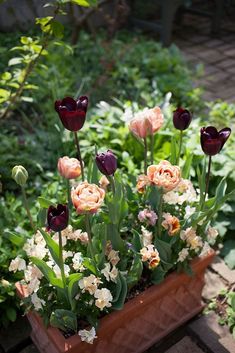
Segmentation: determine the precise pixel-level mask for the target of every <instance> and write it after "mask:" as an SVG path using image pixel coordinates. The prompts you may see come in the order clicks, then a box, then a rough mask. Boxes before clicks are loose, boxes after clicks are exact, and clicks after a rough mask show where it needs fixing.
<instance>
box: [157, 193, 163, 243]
mask: <svg viewBox="0 0 235 353" xmlns="http://www.w3.org/2000/svg"><path fill="white" fill-rule="evenodd" d="M159 192H160V195H159V205H158V220H157V234H158V236H159V238H160V237H161V235H162V205H163V190H162V189H160V190H159Z"/></svg>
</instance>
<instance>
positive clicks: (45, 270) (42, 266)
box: [30, 256, 64, 288]
mask: <svg viewBox="0 0 235 353" xmlns="http://www.w3.org/2000/svg"><path fill="white" fill-rule="evenodd" d="M30 260H31V261H32V263H33V264H34V265H36V266H37V267H38V268H39V270H40V271H41V272H42V274H43V276H44V277H45V278H46V279H47V280H48V282H49V283H50V284H51V285H52V286H55V287H58V288H64V286H63V282H62V280H61V279H60V278H57V277H56V274H55V272H54V271H53V270H52V269H51V268H50V267H49V266H48V265H47V264H46V262H45V261H43V260H41V259H38V258H37V257H34V256H32V257H30Z"/></svg>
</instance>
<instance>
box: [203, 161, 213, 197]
mask: <svg viewBox="0 0 235 353" xmlns="http://www.w3.org/2000/svg"><path fill="white" fill-rule="evenodd" d="M211 161H212V157H211V156H209V163H208V170H207V176H206V189H205V194H204V203H205V201H206V195H207V194H208V190H209V182H210V173H211Z"/></svg>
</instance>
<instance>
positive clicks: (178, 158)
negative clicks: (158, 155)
mask: <svg viewBox="0 0 235 353" xmlns="http://www.w3.org/2000/svg"><path fill="white" fill-rule="evenodd" d="M182 141H183V130H180V144H179V154H178V157H177V164H179V161H180V156H181V149H182Z"/></svg>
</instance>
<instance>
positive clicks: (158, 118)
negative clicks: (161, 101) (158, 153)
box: [129, 107, 164, 138]
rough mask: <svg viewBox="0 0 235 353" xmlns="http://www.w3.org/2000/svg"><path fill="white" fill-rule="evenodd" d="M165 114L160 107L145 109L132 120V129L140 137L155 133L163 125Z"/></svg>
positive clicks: (130, 126)
mask: <svg viewBox="0 0 235 353" xmlns="http://www.w3.org/2000/svg"><path fill="white" fill-rule="evenodd" d="M163 121H164V120H163V114H162V111H161V109H160V108H159V107H155V108H153V109H147V108H146V109H144V110H143V111H142V112H140V113H137V114H136V115H135V116H134V118H133V119H132V120H131V121H130V124H129V129H130V131H131V132H132V133H133V134H134V135H135V136H136V137H139V138H146V137H147V136H149V135H154V134H155V133H156V132H157V131H158V130H159V129H160V128H161V127H162V125H163Z"/></svg>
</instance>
